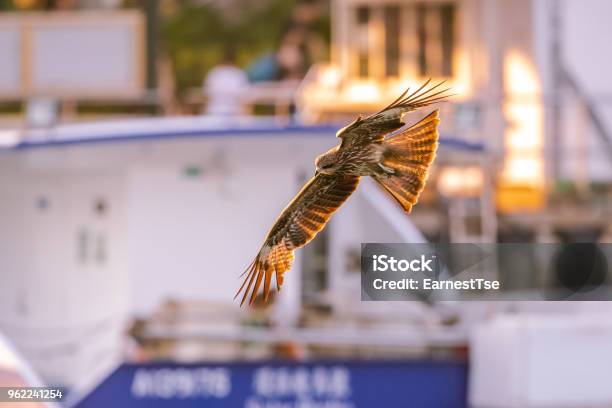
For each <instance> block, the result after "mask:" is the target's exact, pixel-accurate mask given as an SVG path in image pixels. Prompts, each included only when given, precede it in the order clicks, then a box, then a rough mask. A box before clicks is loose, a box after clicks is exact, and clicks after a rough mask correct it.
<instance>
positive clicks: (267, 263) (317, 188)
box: [236, 173, 359, 305]
mask: <svg viewBox="0 0 612 408" xmlns="http://www.w3.org/2000/svg"><path fill="white" fill-rule="evenodd" d="M357 184H359V177H356V176H339V175H338V176H335V175H334V176H331V175H326V174H321V173H319V174H317V175H315V176H314V177H313V178H311V179H310V181H308V183H306V185H305V186H304V187H302V190H300V192H299V193H298V194H297V195H296V196H295V198H294V199H293V200H292V201H291V203H289V205H288V206H287V207H286V208H285V209H284V210H283V212H282V213H281V215H280V216H279V217H278V219H277V220H276V222H275V223H274V225H273V226H272V228H271V229H270V232H269V233H268V236H267V237H266V239H265V241H264V244H263V245H262V247H261V249H260V251H259V253H258V254H257V256H256V257H255V259H254V260H253V262H252V263H251V265H250V266H249V267H248V268H247V270H246V271H245V273H244V274H246V277H245V278H244V282H243V284H242V286H241V287H240V289H238V292H237V293H236V297H237V296H238V295H240V293H241V292H243V291H244V295H243V296H242V301H241V303H240V305H243V304H244V302H245V301H246V300H247V298H248V297H249V293H250V294H251V297H250V300H249V303H250V304H252V303H253V301H254V300H255V297H256V296H257V293H258V292H259V288H260V286H261V282H262V281H263V283H264V288H263V289H264V299H265V300H267V299H268V296H269V294H270V282H271V281H272V275H273V274H276V286H277V288H278V289H279V290H280V288H281V286H282V284H283V274H284V273H285V272H286V271H287V270H289V268H291V264H292V262H293V258H294V256H293V251H294V250H295V249H296V248H299V247H302V246H304V245H306V244H307V243H308V242H310V241H311V240H312V239H313V238H314V237H315V235H317V233H318V232H319V231H321V229H323V227H324V226H325V224H326V223H327V221H329V219H330V217H331V215H332V214H333V213H334V211H336V210H337V209H338V208H339V207H340V206H341V205H342V203H344V201H346V199H347V198H348V197H349V196H350V195H351V194H352V193H353V191H355V189H356V188H357ZM244 274H243V275H244Z"/></svg>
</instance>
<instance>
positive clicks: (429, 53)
mask: <svg viewBox="0 0 612 408" xmlns="http://www.w3.org/2000/svg"><path fill="white" fill-rule="evenodd" d="M354 11H355V14H354V20H353V21H354V24H355V26H354V30H351V33H352V34H351V35H352V38H351V39H350V40H349V41H351V42H352V43H353V44H354V50H355V52H354V54H353V55H354V58H356V60H353V61H354V62H353V67H355V68H354V70H353V72H354V73H356V74H357V76H359V77H367V76H371V75H375V76H385V77H399V76H401V75H402V74H403V73H405V72H408V73H414V74H415V75H418V76H420V77H448V76H452V75H453V55H454V47H455V40H456V39H455V29H456V27H455V15H456V4H455V3H453V2H424V1H413V2H405V1H404V2H397V3H387V4H385V5H380V6H378V5H374V6H371V5H361V6H358V7H356V8H355V9H354ZM372 30H374V31H372ZM373 32H379V33H382V34H383V36H382V37H379V36H378V35H376V36H373V35H371V33H373ZM372 41H381V42H383V43H381V44H373V43H371V42H372ZM402 65H404V66H402ZM408 65H409V66H408ZM404 75H405V74H404Z"/></svg>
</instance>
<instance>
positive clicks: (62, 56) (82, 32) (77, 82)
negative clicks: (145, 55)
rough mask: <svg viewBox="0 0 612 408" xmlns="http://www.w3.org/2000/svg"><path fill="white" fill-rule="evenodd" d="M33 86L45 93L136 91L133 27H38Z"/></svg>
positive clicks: (34, 43)
mask: <svg viewBox="0 0 612 408" xmlns="http://www.w3.org/2000/svg"><path fill="white" fill-rule="evenodd" d="M32 54H33V55H32V61H33V67H32V85H33V88H34V90H36V91H40V92H44V91H45V90H54V89H73V90H75V91H76V90H78V91H79V93H80V94H83V93H87V92H96V93H99V92H101V93H107V91H114V92H117V91H120V92H124V91H129V90H130V89H132V90H133V89H134V87H135V83H134V76H135V75H134V74H135V72H136V70H137V67H136V64H137V61H138V59H137V55H138V50H137V47H136V38H135V31H134V30H132V29H131V27H130V26H121V25H117V24H106V25H105V24H102V23H98V24H94V25H87V26H86V25H75V26H69V25H64V26H49V27H38V28H35V29H34V30H33V36H32Z"/></svg>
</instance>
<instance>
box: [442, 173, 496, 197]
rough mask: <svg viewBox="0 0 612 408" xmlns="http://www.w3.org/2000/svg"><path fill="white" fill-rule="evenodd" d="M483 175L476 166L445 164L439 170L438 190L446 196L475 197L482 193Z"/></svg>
mask: <svg viewBox="0 0 612 408" xmlns="http://www.w3.org/2000/svg"><path fill="white" fill-rule="evenodd" d="M483 184H484V175H483V173H482V169H481V168H480V167H478V166H467V167H454V166H447V167H444V168H443V169H442V170H441V171H440V176H439V177H438V185H437V186H438V191H440V193H442V194H443V195H445V196H447V197H477V196H479V195H480V194H481V193H482V189H483Z"/></svg>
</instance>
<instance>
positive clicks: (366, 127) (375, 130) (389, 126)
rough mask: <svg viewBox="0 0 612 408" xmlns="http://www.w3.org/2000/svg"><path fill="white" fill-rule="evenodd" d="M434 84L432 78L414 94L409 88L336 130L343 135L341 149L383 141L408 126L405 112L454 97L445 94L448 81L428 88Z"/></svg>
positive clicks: (339, 134)
mask: <svg viewBox="0 0 612 408" xmlns="http://www.w3.org/2000/svg"><path fill="white" fill-rule="evenodd" d="M430 83H431V79H429V80H428V81H427V82H425V83H424V84H423V85H421V87H420V88H419V89H417V90H416V91H414V92H412V93H408V92H409V91H410V89H406V91H404V93H403V94H401V95H400V96H399V98H397V99H396V100H395V101H393V102H391V103H390V104H389V105H387V106H386V107H384V108H383V109H381V110H380V111H378V112H376V113H374V114H372V115H370V116H368V117H366V118H362V117H361V116H360V117H358V118H357V119H355V120H354V121H353V122H352V123H350V124H349V125H347V126H345V127H344V128H342V129H340V130H339V131H338V132H337V133H336V136H338V137H339V138H342V143H341V145H340V149H344V148H354V147H359V146H365V145H368V144H370V143H381V142H382V141H383V140H384V138H385V136H386V135H387V134H389V133H391V132H393V131H395V130H397V129H399V128H401V127H402V126H404V122H402V115H403V114H404V113H406V112H410V111H413V110H417V109H419V108H422V107H424V106H427V105H430V104H432V103H435V102H438V101H441V100H443V99H445V98H447V97H449V96H452V95H449V94H446V95H445V94H444V93H445V92H448V91H449V90H450V88H442V89H441V88H440V87H441V86H442V85H443V84H444V81H442V82H440V83H438V84H437V85H433V86H430V87H429V88H428V87H427V86H428V85H429V84H430Z"/></svg>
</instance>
